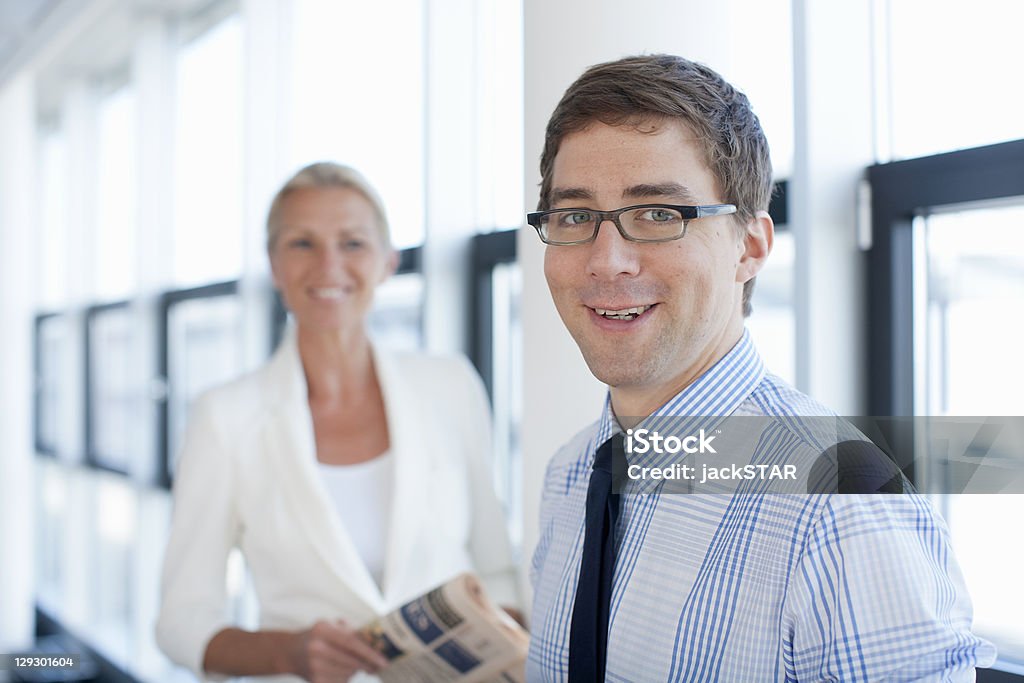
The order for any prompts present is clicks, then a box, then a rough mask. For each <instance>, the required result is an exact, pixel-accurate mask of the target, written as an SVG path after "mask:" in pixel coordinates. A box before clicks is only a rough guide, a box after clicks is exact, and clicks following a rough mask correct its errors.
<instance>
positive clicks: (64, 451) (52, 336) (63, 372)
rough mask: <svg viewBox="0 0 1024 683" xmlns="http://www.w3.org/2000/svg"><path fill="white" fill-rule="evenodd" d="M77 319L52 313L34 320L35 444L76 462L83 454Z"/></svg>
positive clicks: (46, 450) (68, 460) (51, 453)
mask: <svg viewBox="0 0 1024 683" xmlns="http://www.w3.org/2000/svg"><path fill="white" fill-rule="evenodd" d="M77 322H78V321H77V320H76V319H74V318H72V317H70V316H67V315H55V316H50V317H46V318H43V319H41V320H40V321H39V322H38V335H39V337H38V341H37V343H38V347H37V349H36V353H37V354H38V364H39V374H38V376H37V377H36V391H37V392H38V398H37V410H38V415H37V416H36V418H37V420H38V429H37V433H36V440H37V446H39V447H40V449H41V450H42V451H43V452H45V453H48V454H50V455H55V456H58V457H59V458H60V459H62V460H65V461H67V462H79V461H80V460H81V457H82V454H83V450H84V449H83V448H82V430H81V429H80V428H79V427H80V425H81V422H80V421H79V420H80V417H81V405H80V403H81V402H80V401H79V400H78V393H77V391H78V389H79V387H80V385H79V384H78V383H77V382H76V381H75V379H76V378H77V377H79V376H80V375H81V366H80V365H79V362H80V361H81V354H80V352H79V349H80V344H81V335H80V334H78V333H77V329H76V328H77V324H76V323H77Z"/></svg>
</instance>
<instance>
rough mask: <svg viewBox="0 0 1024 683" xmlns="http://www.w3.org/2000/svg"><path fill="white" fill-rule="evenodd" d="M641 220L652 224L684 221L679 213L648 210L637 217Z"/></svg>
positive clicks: (667, 210) (665, 210)
mask: <svg viewBox="0 0 1024 683" xmlns="http://www.w3.org/2000/svg"><path fill="white" fill-rule="evenodd" d="M637 218H638V219H639V220H642V221H651V222H652V223H675V222H678V221H680V220H682V216H680V215H679V212H678V211H673V210H672V209H647V210H646V211H643V212H642V213H640V215H639V216H637Z"/></svg>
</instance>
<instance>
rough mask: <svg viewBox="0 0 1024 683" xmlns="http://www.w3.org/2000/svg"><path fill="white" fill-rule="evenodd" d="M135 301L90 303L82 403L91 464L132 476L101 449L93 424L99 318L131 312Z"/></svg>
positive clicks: (86, 316) (85, 333)
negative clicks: (95, 328)
mask: <svg viewBox="0 0 1024 683" xmlns="http://www.w3.org/2000/svg"><path fill="white" fill-rule="evenodd" d="M131 307H132V302H131V301H130V300H122V301H112V302H108V303H102V304H95V305H92V306H88V307H87V308H86V309H85V315H84V329H83V331H82V337H83V341H82V343H83V355H82V365H83V372H84V377H85V383H84V399H85V401H84V405H83V406H82V412H83V421H84V429H85V462H86V464H87V465H88V466H89V467H92V468H95V469H98V470H103V471H105V472H111V473H114V474H121V475H124V476H128V477H130V476H132V471H131V469H130V468H128V469H125V468H122V467H118V466H117V465H114V464H112V462H111V461H112V460H116V458H107V457H105V456H104V454H103V453H101V452H100V451H99V449H98V448H97V446H96V444H95V437H96V429H95V427H94V425H93V422H94V419H95V417H96V406H95V405H94V401H93V389H94V388H95V387H94V385H95V383H96V373H95V371H94V368H93V363H92V356H93V352H94V351H96V350H97V349H95V348H94V343H93V339H92V333H93V324H94V323H95V321H96V319H97V318H99V317H101V316H102V315H104V314H105V313H108V312H110V311H130V310H131Z"/></svg>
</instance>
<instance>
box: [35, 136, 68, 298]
mask: <svg viewBox="0 0 1024 683" xmlns="http://www.w3.org/2000/svg"><path fill="white" fill-rule="evenodd" d="M40 147H41V149H40V153H41V159H40V163H41V164H42V171H41V173H40V183H41V187H40V193H39V197H40V216H41V224H42V230H41V231H40V234H39V248H38V249H37V252H36V253H38V254H39V266H38V270H37V273H38V274H39V280H38V284H37V287H38V290H37V291H38V292H39V304H40V305H41V306H42V307H44V308H49V307H57V306H60V305H62V304H64V303H66V302H67V278H68V275H67V268H68V259H67V251H68V233H67V229H68V215H67V210H68V209H67V203H66V196H67V174H68V168H67V144H66V143H65V140H64V135H63V133H61V132H60V131H52V132H50V133H47V134H46V135H44V136H43V138H42V140H41V142H40Z"/></svg>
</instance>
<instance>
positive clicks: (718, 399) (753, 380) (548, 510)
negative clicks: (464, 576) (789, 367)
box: [527, 55, 995, 682]
mask: <svg viewBox="0 0 1024 683" xmlns="http://www.w3.org/2000/svg"><path fill="white" fill-rule="evenodd" d="M541 176H542V184H541V198H540V206H539V207H538V208H539V211H538V212H537V213H534V214H530V216H529V222H530V224H531V225H533V226H534V227H535V228H536V229H537V231H538V233H539V234H540V236H541V239H542V240H544V241H545V242H546V243H547V245H548V246H547V247H546V252H545V261H544V272H545V276H546V278H547V281H548V285H549V288H550V290H551V294H552V297H553V299H554V302H555V305H556V307H557V309H558V312H559V315H560V316H561V318H562V321H563V322H564V323H565V325H566V327H567V328H568V330H569V332H570V334H571V335H572V336H573V338H574V339H575V340H576V343H577V344H578V345H579V347H580V351H581V352H582V353H583V357H584V359H585V360H586V362H587V364H588V366H589V367H590V370H591V371H592V372H593V373H594V375H595V376H596V377H597V378H598V379H600V380H601V381H603V382H605V383H606V384H607V385H608V387H609V390H608V401H607V403H606V408H605V411H604V414H603V415H602V416H601V418H600V420H599V421H598V422H597V423H595V424H594V425H591V426H590V427H588V428H587V429H585V430H583V431H582V432H581V433H580V434H578V435H577V436H576V437H575V438H573V439H572V440H571V441H570V442H569V444H567V445H566V446H565V447H563V448H562V449H561V450H560V451H559V452H558V453H557V454H556V455H555V456H554V458H553V459H552V461H551V463H550V464H549V466H548V471H547V476H546V482H545V488H544V496H543V502H542V510H541V536H540V540H539V543H538V546H537V550H536V553H535V555H534V560H533V571H532V579H533V582H534V588H535V602H534V610H533V633H532V642H531V647H530V656H529V662H528V665H527V675H528V679H529V680H531V681H562V680H570V681H601V680H608V681H630V682H639V681H667V680H671V681H727V682H733V681H783V680H785V681H806V680H816V681H817V680H836V681H879V680H883V679H884V680H933V679H934V680H973V671H974V667H975V666H977V665H982V666H984V665H988V664H990V663H991V662H992V661H993V660H994V656H995V655H994V649H993V648H992V646H991V645H990V644H989V643H987V642H985V641H983V640H981V639H979V638H976V637H975V636H973V635H972V634H971V633H970V631H969V627H970V621H971V607H970V602H969V599H968V597H967V595H966V591H965V588H964V585H963V580H962V578H961V576H960V572H959V569H958V568H957V566H956V563H955V561H954V560H953V558H952V555H951V551H950V546H949V539H948V537H947V530H946V527H945V525H944V524H943V523H942V522H941V520H939V519H938V518H937V517H936V516H935V515H934V514H933V512H932V511H931V508H930V507H929V506H928V504H927V503H926V501H924V500H922V499H921V498H920V497H919V496H916V495H897V496H863V495H835V494H830V493H824V494H821V495H806V494H802V495H799V496H794V495H773V494H768V493H765V494H756V493H755V494H754V495H742V494H743V493H744V491H748V492H749V491H757V490H758V489H756V488H753V489H751V488H747V489H744V488H743V487H745V486H747V487H749V486H751V485H752V484H751V483H750V482H749V481H745V482H743V483H740V484H736V485H735V486H736V487H738V488H733V489H732V491H733V493H726V494H725V495H678V494H676V495H673V494H672V493H670V492H669V491H668V490H667V489H666V487H665V486H664V484H665V482H664V481H661V482H653V484H652V482H650V481H632V480H627V481H626V483H625V484H617V485H616V486H615V487H613V486H612V480H613V478H614V477H613V474H612V472H611V470H612V469H613V467H612V465H610V462H612V460H610V458H611V457H612V456H611V455H610V454H611V453H613V452H614V450H613V447H612V445H611V444H614V443H616V441H619V442H620V443H621V441H622V431H623V430H630V431H628V432H627V435H633V436H635V435H636V434H640V432H639V431H635V430H633V428H638V427H641V426H648V425H655V426H656V425H658V424H660V423H659V422H658V420H662V419H663V420H668V421H670V422H671V420H675V421H676V423H675V424H677V426H678V424H680V422H679V421H680V420H682V421H683V422H682V423H681V424H685V425H687V429H689V428H692V430H691V431H690V433H691V434H692V435H693V436H692V438H691V440H690V441H689V442H687V441H684V440H682V439H681V440H679V441H677V443H680V444H687V445H688V447H690V451H696V450H700V451H701V453H700V454H698V455H701V456H702V455H708V456H709V457H710V454H705V453H703V452H704V451H710V452H711V453H714V452H715V447H716V446H718V445H720V444H719V442H714V441H712V439H714V438H716V437H715V436H714V435H715V434H718V435H719V436H718V437H717V438H719V439H720V440H723V439H727V438H728V433H727V432H728V431H729V430H728V429H726V430H724V432H725V433H723V430H722V429H720V427H721V426H722V424H723V423H722V422H721V420H722V419H723V418H724V417H725V416H730V419H736V418H735V416H740V415H741V416H748V417H752V418H758V419H760V418H764V419H767V420H768V426H766V427H764V426H763V428H762V430H761V431H760V432H759V433H758V435H757V438H756V439H755V440H754V441H753V442H751V443H753V444H755V445H754V446H752V447H751V448H750V452H749V453H746V454H745V455H746V456H749V457H748V462H750V463H771V462H777V463H782V462H786V463H790V462H796V463H798V464H800V465H801V468H802V469H801V471H802V472H803V473H805V474H806V472H808V471H809V470H810V469H818V468H817V465H820V458H819V459H818V460H817V461H815V460H814V458H813V457H812V456H814V455H821V454H823V452H824V453H828V452H830V451H829V448H830V447H833V449H832V452H833V453H834V446H835V441H833V442H832V443H829V442H827V441H823V440H822V439H821V431H822V430H820V429H817V428H806V429H805V428H804V427H803V426H802V424H803V423H800V422H799V421H794V420H793V419H792V418H791V417H790V416H827V415H831V414H832V413H830V412H829V411H827V410H826V409H825V408H824V407H822V406H820V405H819V404H817V403H816V402H814V401H813V400H812V399H810V398H808V397H807V396H804V395H802V394H800V393H799V392H797V391H795V390H794V389H792V388H791V387H789V386H787V385H786V384H784V383H783V382H782V381H780V380H779V379H778V378H777V377H774V376H772V375H770V374H768V373H767V372H766V370H765V368H764V366H763V364H762V362H761V360H760V358H759V357H758V354H757V352H756V350H755V348H754V345H753V343H752V341H751V339H750V337H749V335H748V334H747V333H746V332H745V331H744V325H743V319H744V316H745V315H746V314H749V311H750V301H749V300H750V294H751V290H752V287H753V282H754V277H755V276H756V275H757V273H758V271H759V270H760V269H761V267H762V266H763V265H764V263H765V260H766V258H767V257H768V254H769V252H770V251H771V247H772V239H773V225H772V221H771V218H770V217H769V216H768V213H767V208H768V201H769V197H770V194H771V188H772V172H771V163H770V160H769V155H768V145H767V142H766V141H765V138H764V134H763V133H762V131H761V128H760V124H759V122H758V120H757V117H756V116H754V114H753V112H752V111H751V109H750V105H749V103H748V101H747V99H746V97H745V96H744V95H743V94H741V93H739V92H737V91H736V90H735V89H733V88H732V87H731V86H730V85H729V84H728V83H726V82H725V81H724V80H723V79H722V78H721V76H719V75H718V74H717V73H715V72H714V71H712V70H710V69H708V68H707V67H704V66H702V65H699V64H694V63H692V62H689V61H687V60H685V59H682V58H679V57H673V56H667V55H655V56H645V57H632V58H627V59H622V60H619V61H616V62H611V63H608V64H601V65H598V66H595V67H592V68H591V69H589V70H588V71H587V72H586V73H584V74H583V76H581V77H580V78H579V80H577V81H576V82H575V83H574V84H573V85H572V86H570V88H569V90H568V91H567V92H566V93H565V95H564V97H563V98H562V100H561V102H560V103H559V105H558V107H557V108H556V110H555V112H554V114H553V115H552V117H551V120H550V122H549V124H548V128H547V135H546V140H545V147H544V152H543V155H542V158H541ZM620 209H621V210H620ZM688 416H701V417H700V418H695V420H696V421H692V422H686V420H687V419H689V417H688ZM698 426H699V427H700V428H701V431H700V435H701V436H700V438H698V436H697V433H698V432H697V429H696V428H697V427H698ZM705 427H707V428H708V429H704V428H705ZM843 429H845V428H841V429H840V431H843ZM676 431H678V430H676ZM684 431H685V430H684ZM709 435H712V436H710V437H709ZM631 438H633V437H631ZM627 443H628V442H627ZM634 443H635V442H634ZM734 446H735V443H734ZM620 448H621V446H620ZM733 450H736V449H735V448H734V449H733ZM718 451H722V449H721V448H718ZM853 451H854V452H855V453H858V452H860V451H859V450H858V449H853ZM620 457H621V455H620ZM695 457H697V456H695ZM840 457H841V456H840ZM625 458H626V460H628V464H629V465H630V471H633V470H634V469H636V470H639V469H640V465H643V466H644V467H646V466H648V465H664V464H665V463H666V461H665V460H664V459H662V460H656V459H651V458H650V457H649V456H639V455H637V454H636V452H635V451H634V452H627V453H626V454H625ZM676 461H677V462H678V461H679V458H676ZM707 462H711V461H709V460H705V461H704V463H705V464H707ZM832 462H833V463H834V460H833V461H832ZM812 463H816V466H815V468H811V467H810V465H811V464H812ZM634 465H635V466H636V467H633V466H634ZM765 467H768V465H765ZM648 469H651V468H648ZM722 469H723V471H724V470H726V469H727V468H722ZM839 469H840V475H841V473H842V469H843V467H842V463H840V467H839ZM739 471H742V470H739ZM780 471H783V470H780ZM734 472H735V470H734ZM766 476H767V475H766ZM630 477H632V474H631V475H630ZM887 477H888V475H885V477H883V479H885V478H887ZM616 481H619V480H616ZM694 481H698V480H694ZM702 483H703V482H702ZM690 486H691V489H690V490H696V489H693V485H692V484H691V485H690ZM808 486H810V484H809V483H808ZM683 490H686V489H685V488H684V489H683ZM701 490H704V491H709V490H720V489H701ZM724 490H726V491H729V489H728V487H727V488H726V489H724ZM786 490H789V491H792V490H793V489H786ZM804 490H805V491H820V490H821V489H818V488H807V489H804ZM841 490H849V489H848V488H842V487H841ZM855 490H856V489H855ZM879 490H890V489H889V488H884V487H882V488H880V489H879ZM736 491H738V492H739V493H738V494H737V493H735V492H736ZM832 491H835V488H833V489H832Z"/></svg>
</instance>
